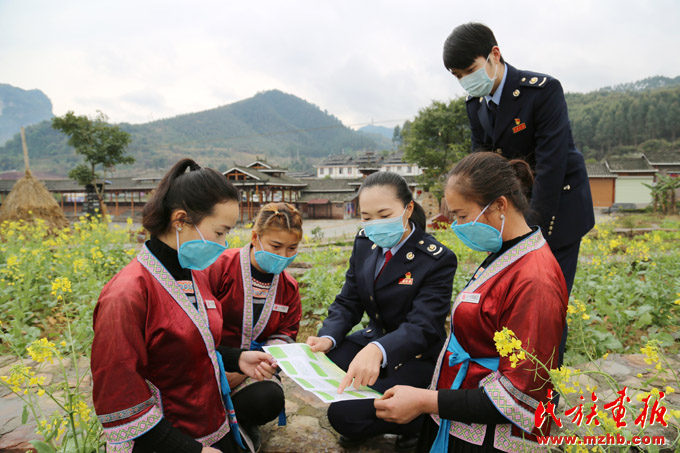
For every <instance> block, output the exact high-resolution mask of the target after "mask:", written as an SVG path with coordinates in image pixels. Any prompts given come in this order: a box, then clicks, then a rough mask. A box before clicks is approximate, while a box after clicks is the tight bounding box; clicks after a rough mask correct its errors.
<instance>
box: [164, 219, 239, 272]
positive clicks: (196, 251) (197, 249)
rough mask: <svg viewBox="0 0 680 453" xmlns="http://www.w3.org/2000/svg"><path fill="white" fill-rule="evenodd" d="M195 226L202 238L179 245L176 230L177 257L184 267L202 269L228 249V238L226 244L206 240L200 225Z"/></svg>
mask: <svg viewBox="0 0 680 453" xmlns="http://www.w3.org/2000/svg"><path fill="white" fill-rule="evenodd" d="M195 228H196V231H198V235H199V236H201V240H200V241H199V240H198V239H195V240H193V241H187V242H185V243H184V244H182V245H179V231H178V230H175V234H176V236H177V258H178V259H179V265H180V266H182V267H183V268H184V269H192V270H195V271H202V270H203V269H205V268H206V267H208V266H210V265H211V264H212V263H214V262H215V260H217V258H219V256H220V255H221V254H222V252H224V251H225V250H226V249H227V246H228V243H227V241H226V240H225V241H224V245H221V244H218V243H217V242H212V241H206V240H205V238H204V237H203V235H202V234H201V231H200V230H199V229H198V227H195Z"/></svg>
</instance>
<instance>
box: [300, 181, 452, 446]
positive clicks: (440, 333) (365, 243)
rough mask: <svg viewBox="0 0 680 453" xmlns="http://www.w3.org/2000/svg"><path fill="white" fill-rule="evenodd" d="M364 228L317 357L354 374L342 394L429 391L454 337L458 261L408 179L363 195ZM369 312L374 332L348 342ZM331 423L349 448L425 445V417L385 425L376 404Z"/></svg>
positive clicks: (337, 407)
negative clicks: (364, 389)
mask: <svg viewBox="0 0 680 453" xmlns="http://www.w3.org/2000/svg"><path fill="white" fill-rule="evenodd" d="M359 205H360V214H361V219H362V226H363V228H362V229H361V230H360V231H359V233H358V234H357V236H356V238H355V240H354V249H353V251H352V256H351V258H350V262H349V269H348V270H347V274H346V276H345V284H344V286H343V287H342V291H341V292H340V294H338V295H337V297H336V298H335V301H334V302H333V304H332V305H331V306H330V307H329V309H328V317H327V318H326V320H325V321H324V323H323V326H322V328H321V330H320V331H319V334H318V337H313V336H312V337H309V338H308V339H307V344H309V345H310V347H311V349H312V350H313V351H322V352H326V353H327V354H328V357H329V358H330V359H331V360H333V362H335V363H336V364H337V365H338V366H340V367H341V368H343V369H344V370H346V371H347V375H346V377H345V379H344V380H343V381H342V382H341V383H340V386H339V388H338V391H340V392H342V391H343V390H344V389H345V388H346V387H348V386H350V385H352V382H354V386H355V387H357V388H358V387H359V386H361V385H369V386H371V387H372V388H374V389H375V390H377V391H379V392H384V391H385V390H387V389H388V388H390V387H392V386H394V385H398V384H401V385H412V386H414V387H420V388H425V387H427V385H428V384H429V381H430V377H431V376H432V373H433V371H434V366H435V362H436V359H437V353H438V351H439V350H440V349H441V347H442V345H443V342H444V340H445V338H446V332H445V330H444V325H445V319H446V315H447V312H448V311H449V309H450V305H451V292H452V284H453V276H454V274H455V272H456V266H457V260H456V255H455V254H454V253H453V252H452V251H450V250H449V249H447V248H446V247H444V246H443V245H442V244H440V243H439V242H437V241H436V240H435V239H434V238H433V237H432V236H430V235H429V234H427V233H425V223H426V221H425V212H424V211H423V208H422V207H421V206H420V205H419V204H418V203H416V202H415V201H414V200H413V195H412V193H411V191H410V190H409V188H408V185H407V183H406V181H405V180H404V178H402V177H401V176H399V175H397V174H396V173H390V172H378V173H374V174H372V175H370V176H368V177H367V178H366V179H365V180H364V182H363V184H362V185H361V188H360V189H359ZM364 313H366V314H367V315H368V317H369V319H370V322H369V325H368V327H367V328H365V329H363V330H360V331H358V332H355V333H353V334H351V335H347V334H348V333H349V332H350V330H351V329H352V328H353V327H354V326H355V325H356V324H358V323H359V321H361V318H362V316H363V314H364ZM328 419H329V421H330V423H331V425H332V426H333V428H334V429H335V430H336V431H338V432H339V433H340V434H341V438H340V443H341V445H343V446H344V447H350V446H354V445H358V444H360V443H361V442H362V441H364V440H365V439H367V438H369V437H371V436H375V435H381V434H388V433H391V434H398V435H399V436H398V437H397V444H396V449H397V450H404V449H408V448H409V447H410V446H413V445H415V443H416V442H417V437H418V433H419V432H420V429H421V425H422V422H423V418H422V417H420V418H417V419H415V420H413V421H412V422H411V423H409V424H406V425H398V424H395V423H389V422H386V421H384V420H380V419H378V418H377V417H376V415H375V408H374V407H373V401H372V400H371V401H356V400H355V401H343V402H338V403H333V404H331V405H330V407H329V409H328Z"/></svg>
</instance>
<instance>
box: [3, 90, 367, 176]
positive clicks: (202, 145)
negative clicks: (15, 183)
mask: <svg viewBox="0 0 680 453" xmlns="http://www.w3.org/2000/svg"><path fill="white" fill-rule="evenodd" d="M76 114H78V112H76ZM120 126H121V128H122V129H124V130H126V131H128V132H129V133H130V134H131V135H132V143H131V144H130V147H129V152H130V154H132V155H133V156H134V157H135V159H136V163H135V164H134V166H133V168H134V169H135V170H136V169H154V168H158V169H161V168H167V167H169V166H170V165H171V164H172V163H173V162H175V161H176V160H178V159H179V158H181V157H186V156H191V157H193V158H196V159H197V160H198V161H200V162H202V163H204V164H205V165H210V166H213V167H215V168H226V167H229V166H230V165H232V164H233V163H234V162H235V161H236V162H237V163H240V164H244V163H247V162H245V161H246V160H248V159H252V158H254V157H255V156H258V155H259V156H262V157H264V156H266V157H269V158H271V159H272V160H274V161H277V162H288V163H289V164H290V165H291V167H295V166H296V165H300V164H301V163H304V162H305V161H306V159H307V158H314V157H324V156H328V155H330V154H337V153H341V152H343V150H344V151H345V152H348V151H350V152H351V151H355V150H362V149H375V148H376V147H378V146H379V145H378V144H377V143H376V140H375V139H374V138H372V137H370V136H368V135H366V134H363V133H361V132H356V131H354V130H352V129H350V128H348V127H345V126H344V125H343V124H342V123H341V122H340V120H339V119H337V118H336V117H335V116H333V115H331V114H329V113H328V112H326V111H322V110H321V109H320V108H319V107H317V106H315V105H313V104H310V103H309V102H307V101H305V100H303V99H300V98H298V97H296V96H293V95H291V94H286V93H283V92H281V91H278V90H273V91H266V92H262V93H258V94H257V95H255V96H254V97H252V98H249V99H245V100H243V101H239V102H235V103H233V104H229V105H225V106H222V107H218V108H216V109H212V110H206V111H203V112H198V113H191V114H186V115H180V116H177V117H174V118H169V119H164V120H159V121H154V122H151V123H146V124H140V125H131V124H125V123H123V124H120ZM27 140H28V145H29V151H30V154H31V167H33V168H36V169H38V170H41V169H44V170H53V171H57V172H59V173H63V174H66V173H67V172H68V170H69V169H70V168H72V167H73V166H74V165H75V164H76V163H77V162H80V160H81V158H80V157H79V156H76V155H75V154H74V152H73V150H72V149H71V148H70V147H68V145H66V138H65V137H64V136H63V135H62V134H60V133H58V132H56V131H54V130H53V129H52V128H51V126H50V123H49V121H46V122H43V123H40V124H38V125H35V126H32V127H30V128H28V129H27ZM0 155H2V156H3V159H2V161H0V170H10V169H17V168H22V167H23V160H22V159H23V158H22V155H21V142H20V139H19V136H18V135H17V136H15V137H14V138H13V139H12V140H10V141H9V142H7V143H6V144H5V146H4V147H0ZM298 155H299V156H300V160H298ZM4 156H7V159H5V158H4ZM55 164H56V165H55Z"/></svg>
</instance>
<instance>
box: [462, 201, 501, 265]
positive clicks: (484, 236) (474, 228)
mask: <svg viewBox="0 0 680 453" xmlns="http://www.w3.org/2000/svg"><path fill="white" fill-rule="evenodd" d="M490 204H491V203H489V204H488V205H486V206H485V207H484V209H482V212H480V213H479V215H478V216H477V218H475V220H473V221H472V222H468V223H464V224H462V225H458V221H455V222H453V224H452V225H451V229H452V230H453V232H454V233H456V236H458V239H460V240H461V241H462V242H463V244H465V245H467V246H468V247H470V248H471V249H472V250H476V251H478V252H491V253H496V252H497V251H499V250H500V249H501V246H502V245H503V238H502V235H503V228H505V216H504V215H501V220H502V222H503V223H501V231H500V232H499V231H498V230H497V229H495V228H494V227H492V226H491V225H487V224H486V223H481V222H479V223H478V222H477V219H479V218H480V217H481V215H482V214H484V211H486V208H488V207H489V205H490Z"/></svg>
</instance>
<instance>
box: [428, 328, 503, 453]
mask: <svg viewBox="0 0 680 453" xmlns="http://www.w3.org/2000/svg"><path fill="white" fill-rule="evenodd" d="M446 350H447V351H449V352H450V353H451V356H449V367H452V366H455V365H457V364H459V363H460V364H461V366H460V368H459V369H458V373H457V374H456V378H455V379H454V380H453V383H452V384H451V389H453V390H455V389H459V388H460V385H461V384H462V383H463V380H465V376H467V371H468V367H469V366H470V361H473V362H475V363H478V364H479V365H481V366H483V367H484V368H486V369H489V370H491V371H496V370H497V369H498V363H499V361H500V357H484V358H480V359H477V358H473V357H470V354H468V353H467V351H465V349H463V347H462V346H461V345H460V343H458V339H457V338H456V336H455V335H454V334H453V331H451V338H450V339H449V344H448V346H447V347H446ZM442 366H443V364H442ZM440 373H441V372H440ZM450 429H451V420H445V419H443V418H440V420H439V431H437V437H436V439H435V440H434V443H433V444H432V447H431V448H430V453H442V452H447V451H448V450H449V430H450Z"/></svg>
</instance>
